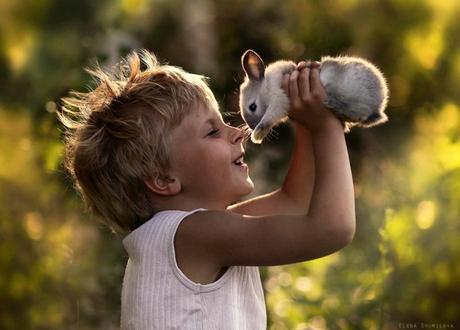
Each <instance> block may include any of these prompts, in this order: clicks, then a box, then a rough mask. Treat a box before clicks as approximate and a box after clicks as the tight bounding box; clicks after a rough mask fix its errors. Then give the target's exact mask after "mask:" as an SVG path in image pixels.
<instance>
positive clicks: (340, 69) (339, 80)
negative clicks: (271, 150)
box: [240, 50, 388, 143]
mask: <svg viewBox="0 0 460 330" xmlns="http://www.w3.org/2000/svg"><path fill="white" fill-rule="evenodd" d="M241 64H242V66H243V70H244V72H245V73H246V77H245V79H244V82H243V83H242V84H241V86H240V110H241V114H242V117H243V119H244V121H245V122H246V123H247V124H248V126H249V127H250V128H251V129H253V132H252V134H251V140H252V142H254V143H261V142H262V140H263V139H264V138H265V136H266V135H267V134H268V133H269V132H270V129H271V128H272V127H274V126H275V125H277V124H279V123H281V122H284V121H286V120H287V119H288V117H287V114H288V111H289V98H288V96H287V95H286V93H285V92H284V90H283V89H282V88H281V82H282V77H283V74H285V73H291V72H292V71H294V70H295V69H296V64H295V63H294V62H292V61H285V60H280V61H276V62H274V63H271V64H270V65H268V66H267V67H266V68H265V65H264V62H263V61H262V58H261V57H260V56H259V55H258V54H257V53H256V52H254V51H252V50H247V51H246V52H245V53H244V54H243V56H242V57H241ZM320 80H321V84H322V85H323V87H324V89H325V91H326V99H325V101H324V105H325V106H326V107H327V108H329V109H331V110H332V112H333V113H334V114H335V115H336V117H337V118H339V119H340V120H341V121H342V123H343V125H344V130H345V132H349V130H350V128H351V127H353V126H360V127H371V126H375V125H378V124H381V123H384V122H386V121H387V120H388V117H387V116H386V115H385V113H384V111H385V108H386V105H387V102H388V87H387V84H386V81H385V78H384V76H383V74H382V73H381V72H380V71H379V69H378V68H377V67H375V66H374V65H373V64H371V63H370V62H368V61H366V60H364V59H362V58H358V57H347V56H340V57H329V56H326V57H323V58H321V65H320Z"/></svg>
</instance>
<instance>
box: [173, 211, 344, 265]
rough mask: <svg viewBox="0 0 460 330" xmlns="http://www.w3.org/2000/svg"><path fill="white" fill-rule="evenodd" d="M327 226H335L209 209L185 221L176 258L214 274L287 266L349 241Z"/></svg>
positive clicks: (292, 217) (318, 221)
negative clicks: (239, 267)
mask: <svg viewBox="0 0 460 330" xmlns="http://www.w3.org/2000/svg"><path fill="white" fill-rule="evenodd" d="M328 223H337V221H327V219H313V218H309V217H308V216H307V215H274V216H248V215H242V214H237V213H234V212H231V211H228V210H227V211H218V210H208V211H201V212H195V213H193V214H191V215H189V216H187V217H186V218H185V219H184V220H183V221H182V222H181V224H180V225H179V228H178V230H177V233H176V238H175V244H176V247H177V250H178V252H179V253H178V257H181V258H183V259H184V260H188V261H187V262H188V263H193V264H195V265H197V267H198V268H199V267H201V268H203V269H208V270H209V271H211V272H219V271H221V269H222V267H227V266H233V265H247V266H269V265H281V264H289V263H294V262H301V261H305V260H310V259H315V258H319V257H322V256H325V255H328V254H330V253H333V252H335V251H337V250H339V249H341V248H342V247H344V246H345V245H347V244H348V243H349V242H350V235H349V233H347V232H346V231H344V229H343V228H340V227H336V226H331V225H328ZM179 254H180V256H179Z"/></svg>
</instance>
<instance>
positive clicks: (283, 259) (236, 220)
mask: <svg viewBox="0 0 460 330" xmlns="http://www.w3.org/2000/svg"><path fill="white" fill-rule="evenodd" d="M296 72H297V71H295V72H294V73H293V74H292V75H291V78H290V82H289V93H288V94H289V95H290V99H291V103H292V110H291V111H290V116H291V118H292V119H294V120H296V121H297V122H299V123H300V124H301V125H303V126H304V127H306V128H307V129H308V130H309V131H310V132H311V137H312V139H311V141H312V147H313V152H314V155H315V157H314V162H315V182H314V189H313V194H312V197H311V202H310V208H309V211H308V213H307V212H305V214H304V215H284V214H280V215H271V216H248V215H240V214H237V213H234V212H227V211H205V212H197V213H194V214H192V215H190V216H189V217H188V218H187V219H185V220H184V221H183V222H182V224H181V225H180V227H179V230H178V233H177V238H178V244H179V246H181V247H182V250H183V251H186V250H187V249H188V251H189V252H188V253H187V258H188V260H189V261H190V262H197V261H198V260H202V257H203V256H205V258H203V259H204V260H206V262H207V263H208V264H209V265H212V267H215V268H216V269H219V268H220V267H223V266H230V265H256V266H263V265H267V266H269V265H280V264H289V263H294V262H300V261H305V260H311V259H315V258H320V257H323V256H325V255H328V254H330V253H333V252H335V251H337V250H340V249H341V248H343V247H344V246H346V245H347V244H349V243H350V241H351V240H352V238H353V235H354V232H355V207H354V193H353V181H352V174H351V168H350V163H349V158H348V151H347V146H346V143H345V136H344V132H343V127H342V124H341V123H340V121H339V120H338V119H337V118H335V117H334V116H333V115H332V113H330V112H329V111H328V110H327V109H325V108H324V107H323V106H322V102H321V100H322V99H323V98H324V97H325V95H324V94H323V93H324V90H323V89H322V86H321V84H320V81H319V72H318V70H314V69H312V73H311V84H312V86H311V90H310V86H309V84H310V82H309V80H308V76H309V73H308V71H306V69H304V70H302V71H301V73H300V76H299V73H298V72H297V73H296ZM297 80H298V85H299V86H297ZM299 90H302V92H301V93H300V94H299ZM306 90H308V93H306V92H305V91H306ZM306 94H307V95H306ZM292 179H293V180H295V177H292ZM294 188H295V187H294ZM294 188H292V189H293V190H291V192H294V191H296V190H295V189H294ZM290 189H291V188H290ZM299 191H301V190H299ZM301 193H302V192H301ZM190 251H192V252H193V253H192V252H190ZM193 256H196V257H193Z"/></svg>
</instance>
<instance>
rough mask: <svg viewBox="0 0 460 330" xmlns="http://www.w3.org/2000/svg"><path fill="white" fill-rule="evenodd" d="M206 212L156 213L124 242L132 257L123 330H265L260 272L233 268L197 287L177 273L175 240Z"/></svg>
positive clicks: (123, 304) (126, 278)
mask: <svg viewBox="0 0 460 330" xmlns="http://www.w3.org/2000/svg"><path fill="white" fill-rule="evenodd" d="M200 210H205V209H203V208H200V209H196V210H193V211H189V212H185V211H179V210H166V211H161V212H158V213H156V214H155V215H154V216H153V217H152V218H151V219H150V220H148V221H147V222H145V223H144V224H142V225H141V226H140V227H138V228H136V229H135V230H134V231H132V232H131V233H130V234H128V235H127V236H126V237H125V238H124V239H123V245H124V247H125V249H126V251H127V252H128V256H129V259H128V263H127V265H126V270H125V275H124V279H123V287H122V294H121V296H122V297H121V329H124V330H131V329H132V330H134V329H135V330H143V329H162V330H163V329H181V330H182V329H200V330H207V329H210V330H211V329H212V330H217V329H219V330H220V329H222V330H225V329H229V330H230V329H232V330H233V329H238V330H244V329H248V330H249V329H250V330H258V329H266V327H267V316H266V309H265V299H264V293H263V289H262V283H261V280H260V273H259V268H258V267H256V266H231V267H229V268H228V269H227V271H226V272H225V273H224V275H222V276H221V277H220V278H219V279H218V280H217V281H215V282H213V283H209V284H200V283H195V282H193V281H192V280H190V279H189V278H187V277H186V276H185V274H184V273H182V271H181V270H180V269H179V267H178V266H177V262H176V257H175V251H174V235H175V233H176V230H177V228H178V226H179V223H180V222H181V221H182V220H183V219H184V218H185V217H186V216H187V215H190V214H192V213H194V212H196V211H200Z"/></svg>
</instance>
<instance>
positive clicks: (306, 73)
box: [298, 61, 310, 101]
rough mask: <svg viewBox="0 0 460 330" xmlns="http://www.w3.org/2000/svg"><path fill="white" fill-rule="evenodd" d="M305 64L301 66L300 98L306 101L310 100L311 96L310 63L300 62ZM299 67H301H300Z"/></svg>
mask: <svg viewBox="0 0 460 330" xmlns="http://www.w3.org/2000/svg"><path fill="white" fill-rule="evenodd" d="M301 63H305V65H302V66H301V69H300V75H299V90H300V98H301V99H302V100H303V101H305V100H306V99H308V96H309V94H310V81H309V80H310V61H309V62H308V63H306V62H300V63H299V65H300V64H301ZM298 67H299V66H298Z"/></svg>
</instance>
